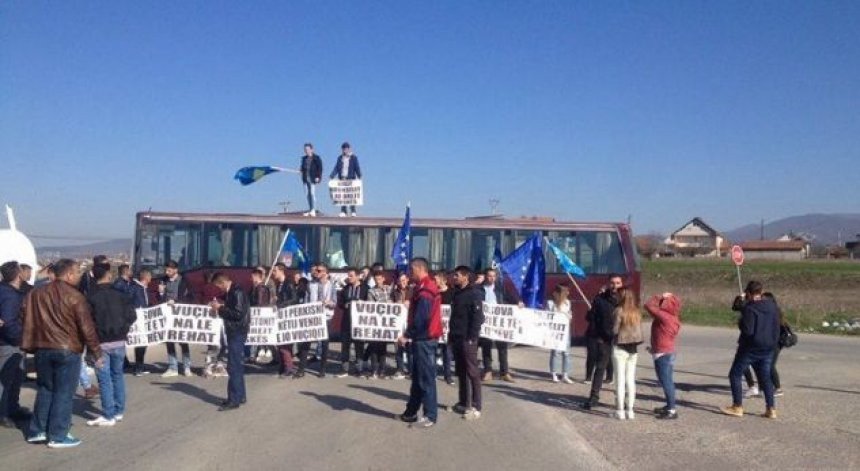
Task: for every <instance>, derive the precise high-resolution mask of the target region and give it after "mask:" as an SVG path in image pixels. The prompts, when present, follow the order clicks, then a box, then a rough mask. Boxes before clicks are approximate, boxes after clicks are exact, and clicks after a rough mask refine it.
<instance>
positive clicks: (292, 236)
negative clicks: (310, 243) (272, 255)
mask: <svg viewBox="0 0 860 471" xmlns="http://www.w3.org/2000/svg"><path fill="white" fill-rule="evenodd" d="M293 259H295V260H296V261H297V262H298V266H299V267H301V269H302V273H310V264H311V259H310V256H309V255H308V253H307V252H306V251H305V249H304V248H303V247H302V244H301V243H300V242H299V239H297V238H296V233H295V232H292V231H290V233H289V234H287V238H286V239H284V246H283V247H281V260H283V262H284V263H285V264H286V265H287V266H291V265H292V260H293Z"/></svg>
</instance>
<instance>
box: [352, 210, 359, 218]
mask: <svg viewBox="0 0 860 471" xmlns="http://www.w3.org/2000/svg"><path fill="white" fill-rule="evenodd" d="M350 216H352V217H356V216H358V214H355V211H353V212H352V213H351V214H350Z"/></svg>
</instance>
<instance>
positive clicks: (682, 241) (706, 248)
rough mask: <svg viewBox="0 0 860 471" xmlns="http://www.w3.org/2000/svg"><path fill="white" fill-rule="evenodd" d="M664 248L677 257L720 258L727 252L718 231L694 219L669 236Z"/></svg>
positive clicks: (696, 218) (722, 237) (700, 220)
mask: <svg viewBox="0 0 860 471" xmlns="http://www.w3.org/2000/svg"><path fill="white" fill-rule="evenodd" d="M666 246H667V247H668V248H669V249H670V250H672V252H674V253H675V254H677V255H683V256H688V257H721V256H723V255H724V254H725V253H726V252H727V251H728V246H729V244H728V241H727V240H726V238H725V237H724V236H723V235H722V234H721V233H720V232H719V231H717V230H716V229H714V228H713V227H711V226H709V225H708V224H707V223H706V222H705V221H703V220H702V219H701V218H698V217H695V218H693V219H691V220H690V221H689V222H687V223H686V224H684V225H683V226H681V228H680V229H678V230H677V231H675V232H673V233H672V234H670V235H669V237H668V238H667V239H666Z"/></svg>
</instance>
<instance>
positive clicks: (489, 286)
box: [479, 268, 523, 383]
mask: <svg viewBox="0 0 860 471" xmlns="http://www.w3.org/2000/svg"><path fill="white" fill-rule="evenodd" d="M482 287H483V289H484V302H485V303H487V304H517V305H519V306H520V307H522V306H523V304H522V303H521V302H519V300H517V299H516V298H514V297H513V296H511V295H509V294H508V293H507V291H506V290H505V287H504V282H503V281H502V280H499V277H498V272H496V270H495V268H487V269H486V270H484V284H483V285H482ZM479 343H480V347H481V361H482V362H483V363H484V377H483V380H484V381H492V379H493V346H495V347H496V351H497V352H498V354H499V378H500V379H501V380H503V381H507V382H508V383H513V382H514V377H513V376H511V372H510V370H509V369H508V343H507V342H500V341H498V340H490V339H485V338H482V339H481V340H480V341H479Z"/></svg>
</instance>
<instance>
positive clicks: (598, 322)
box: [581, 274, 624, 409]
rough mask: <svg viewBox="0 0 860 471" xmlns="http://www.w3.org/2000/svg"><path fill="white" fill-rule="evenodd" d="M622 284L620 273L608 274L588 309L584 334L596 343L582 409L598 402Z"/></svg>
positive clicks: (609, 354)
mask: <svg viewBox="0 0 860 471" xmlns="http://www.w3.org/2000/svg"><path fill="white" fill-rule="evenodd" d="M622 286H624V279H623V278H622V277H621V275H617V274H612V275H609V285H607V287H606V289H605V290H604V291H603V292H601V293H600V294H598V295H597V297H596V298H594V301H593V302H592V303H591V309H590V310H589V311H588V318H589V323H588V330H587V331H586V333H585V335H586V337H588V340H590V341H592V342H594V343H595V345H596V349H595V353H596V355H595V368H594V376H593V377H592V378H586V379H591V394H590V395H589V398H588V400H587V401H585V402H583V403H582V404H581V406H582V408H583V409H591V408H592V407H594V406H596V405H597V404H598V403H599V402H600V388H602V387H603V376H604V375H605V374H606V367H607V365H608V364H609V361H610V360H611V359H612V337H614V334H613V333H612V328H613V322H612V312H613V311H615V308H616V307H618V290H619V289H621V287H622Z"/></svg>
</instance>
